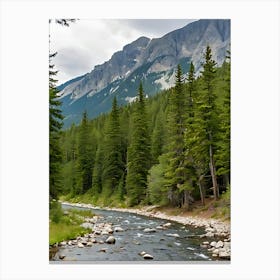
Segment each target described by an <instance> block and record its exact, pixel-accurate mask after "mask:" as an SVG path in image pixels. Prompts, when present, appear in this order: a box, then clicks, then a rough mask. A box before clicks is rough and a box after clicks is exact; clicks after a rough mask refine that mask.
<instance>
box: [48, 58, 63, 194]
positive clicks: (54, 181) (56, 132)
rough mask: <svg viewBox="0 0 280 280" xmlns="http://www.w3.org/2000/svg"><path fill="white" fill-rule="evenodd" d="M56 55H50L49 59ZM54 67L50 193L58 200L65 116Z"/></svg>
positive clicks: (50, 72)
mask: <svg viewBox="0 0 280 280" xmlns="http://www.w3.org/2000/svg"><path fill="white" fill-rule="evenodd" d="M55 55H56V53H55V54H50V55H49V59H50V61H51V58H53V57H54V56H55ZM56 74H57V71H54V65H53V64H51V62H50V64H49V161H50V164H49V191H50V199H57V197H58V194H59V193H60V192H61V189H62V186H61V163H62V151H61V147H60V143H59V139H60V131H61V128H62V126H63V122H62V120H63V116H62V113H61V110H60V105H61V102H60V101H59V100H58V99H57V98H58V95H57V94H58V90H57V89H56V82H57V81H56V80H55V75H56Z"/></svg>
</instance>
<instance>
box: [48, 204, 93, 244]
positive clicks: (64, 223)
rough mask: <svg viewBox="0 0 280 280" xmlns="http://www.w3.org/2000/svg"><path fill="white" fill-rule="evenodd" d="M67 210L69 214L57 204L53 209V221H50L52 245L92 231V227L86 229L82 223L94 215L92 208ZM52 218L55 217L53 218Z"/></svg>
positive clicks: (51, 216) (50, 240) (50, 242)
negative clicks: (65, 213) (64, 212)
mask: <svg viewBox="0 0 280 280" xmlns="http://www.w3.org/2000/svg"><path fill="white" fill-rule="evenodd" d="M67 211H68V214H67V215H63V212H62V210H61V208H60V207H58V206H57V205H56V206H55V208H53V209H52V210H51V215H50V219H51V221H50V223H49V244H50V245H53V244H55V243H57V242H61V241H64V240H69V239H73V238H75V237H77V236H80V235H83V234H86V233H88V232H90V229H85V228H83V227H81V226H80V224H82V223H83V221H84V218H85V217H92V216H94V214H93V213H92V211H91V210H79V209H69V210H67ZM57 213H58V214H57ZM52 218H55V219H54V220H52Z"/></svg>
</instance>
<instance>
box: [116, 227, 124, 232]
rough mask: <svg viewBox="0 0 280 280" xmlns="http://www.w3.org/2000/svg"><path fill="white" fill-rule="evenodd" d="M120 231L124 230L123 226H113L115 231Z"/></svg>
mask: <svg viewBox="0 0 280 280" xmlns="http://www.w3.org/2000/svg"><path fill="white" fill-rule="evenodd" d="M122 231H124V229H123V228H121V227H115V232H122Z"/></svg>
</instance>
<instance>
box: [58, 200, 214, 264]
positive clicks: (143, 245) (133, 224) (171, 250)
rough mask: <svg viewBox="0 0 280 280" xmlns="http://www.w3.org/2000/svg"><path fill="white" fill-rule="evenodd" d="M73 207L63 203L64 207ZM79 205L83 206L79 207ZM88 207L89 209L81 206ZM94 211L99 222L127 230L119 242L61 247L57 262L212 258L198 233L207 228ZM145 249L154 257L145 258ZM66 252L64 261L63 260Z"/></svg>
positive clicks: (134, 215)
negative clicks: (81, 246)
mask: <svg viewBox="0 0 280 280" xmlns="http://www.w3.org/2000/svg"><path fill="white" fill-rule="evenodd" d="M72 207H73V206H66V205H63V209H64V210H66V209H68V208H72ZM75 208H79V207H75ZM79 209H86V210H88V209H87V208H79ZM92 212H93V213H94V214H96V215H98V216H101V218H100V219H99V220H98V223H100V222H104V223H112V224H113V228H114V227H115V226H120V227H122V228H123V229H124V231H123V232H114V233H113V234H112V235H113V236H114V237H115V239H116V243H115V244H106V243H104V244H99V243H95V244H93V246H92V247H84V248H78V247H77V246H76V247H74V246H69V245H66V246H65V247H64V248H59V251H58V252H57V254H56V255H55V258H54V260H53V261H54V262H65V261H67V260H68V261H78V262H86V261H91V262H100V261H102V262H108V261H109V262H112V261H117V262H129V261H134V262H135V261H136V262H137V261H145V262H155V261H169V262H170V261H177V262H178V261H211V255H210V254H209V252H208V251H207V249H206V248H202V247H201V246H200V244H201V242H202V240H201V238H200V237H199V236H198V235H201V234H203V233H205V231H204V229H203V228H194V227H191V226H184V225H182V224H179V223H176V222H172V221H171V222H170V221H166V220H162V219H156V218H150V217H145V216H140V215H136V214H132V213H123V212H118V211H109V210H101V209H94V210H92ZM167 222H170V223H171V226H170V227H168V228H167V229H165V230H160V229H156V227H157V226H160V225H163V224H165V223H167ZM146 228H153V229H156V232H152V233H145V232H144V229H146ZM107 238H108V236H107V235H106V236H105V235H104V236H102V235H100V236H98V237H97V238H96V239H97V240H98V241H99V240H103V241H104V242H105V240H106V239H107ZM143 251H145V252H146V253H148V254H150V255H152V256H153V260H152V261H151V260H144V259H143V257H142V256H140V255H139V253H141V252H143ZM59 255H64V256H65V258H64V260H60V259H59Z"/></svg>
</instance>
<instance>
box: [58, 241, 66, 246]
mask: <svg viewBox="0 0 280 280" xmlns="http://www.w3.org/2000/svg"><path fill="white" fill-rule="evenodd" d="M66 244H67V243H66V241H62V242H60V243H59V245H60V246H65V245H66Z"/></svg>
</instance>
